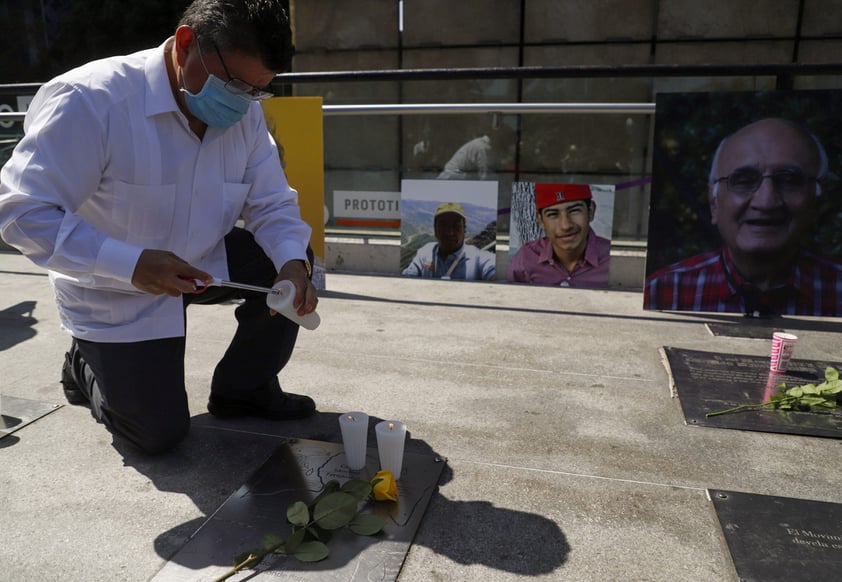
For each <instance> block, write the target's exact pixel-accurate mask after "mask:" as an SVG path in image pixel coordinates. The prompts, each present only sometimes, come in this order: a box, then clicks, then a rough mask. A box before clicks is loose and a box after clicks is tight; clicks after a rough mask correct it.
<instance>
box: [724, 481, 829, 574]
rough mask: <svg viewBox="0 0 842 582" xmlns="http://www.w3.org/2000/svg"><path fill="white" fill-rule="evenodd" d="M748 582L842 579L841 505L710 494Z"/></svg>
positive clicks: (737, 566) (734, 557)
mask: <svg viewBox="0 0 842 582" xmlns="http://www.w3.org/2000/svg"><path fill="white" fill-rule="evenodd" d="M708 496H709V497H710V499H711V501H712V502H713V506H714V509H715V510H716V516H717V518H718V519H719V525H720V526H721V527H722V533H723V535H724V536H725V542H726V543H727V545H728V551H729V552H730V554H731V559H732V561H733V563H734V568H735V569H736V570H737V576H738V577H739V579H740V580H742V581H745V582H778V581H780V582H800V581H804V582H814V581H818V580H839V579H840V577H842V504H839V503H828V502H822V501H810V500H805V499H792V498H788V497H774V496H769V495H755V494H751V493H738V492H734V491H719V490H708Z"/></svg>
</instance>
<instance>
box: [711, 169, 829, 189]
mask: <svg viewBox="0 0 842 582" xmlns="http://www.w3.org/2000/svg"><path fill="white" fill-rule="evenodd" d="M766 178H769V179H771V180H772V185H773V187H774V188H775V191H777V192H779V193H781V194H799V193H801V192H803V191H804V189H805V188H806V187H807V184H809V183H810V182H817V181H818V180H817V178H816V177H815V176H808V175H807V174H805V173H804V172H803V171H802V170H800V169H798V168H787V169H783V170H775V171H774V172H771V173H769V174H764V173H763V172H761V171H760V170H756V169H754V168H742V169H740V170H736V171H735V172H733V173H732V174H730V175H728V176H724V177H722V178H717V179H716V182H717V183H718V182H726V183H727V184H728V190H730V191H731V192H733V193H734V194H743V195H748V194H754V193H755V192H757V190H758V188H760V184H762V183H763V180H764V179H766Z"/></svg>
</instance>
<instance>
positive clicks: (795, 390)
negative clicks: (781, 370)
mask: <svg viewBox="0 0 842 582" xmlns="http://www.w3.org/2000/svg"><path fill="white" fill-rule="evenodd" d="M786 393H787V394H788V395H790V396H795V397H796V398H801V395H802V394H804V390H803V389H802V388H801V386H793V387H792V388H790V389H789V390H787V391H786Z"/></svg>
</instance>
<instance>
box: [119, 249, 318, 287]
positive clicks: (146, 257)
mask: <svg viewBox="0 0 842 582" xmlns="http://www.w3.org/2000/svg"><path fill="white" fill-rule="evenodd" d="M303 268H304V267H303V265H302V269H303ZM197 279H198V280H199V281H201V282H202V283H204V284H205V285H210V284H211V283H213V277H212V276H211V275H209V274H207V273H205V272H204V271H201V270H199V269H197V268H195V267H192V266H191V265H190V263H188V262H187V261H185V260H183V259H181V258H179V257H178V256H177V255H174V254H173V253H171V252H169V251H159V250H154V249H145V250H144V251H143V252H142V253H140V258H138V260H137V264H136V265H135V268H134V274H133V275H132V285H134V286H135V287H137V288H138V289H140V290H141V291H145V292H146V293H151V294H152V295H163V294H167V295H171V296H173V297H178V296H179V295H181V294H182V293H192V292H193V291H195V290H196V284H195V281H196V280H197Z"/></svg>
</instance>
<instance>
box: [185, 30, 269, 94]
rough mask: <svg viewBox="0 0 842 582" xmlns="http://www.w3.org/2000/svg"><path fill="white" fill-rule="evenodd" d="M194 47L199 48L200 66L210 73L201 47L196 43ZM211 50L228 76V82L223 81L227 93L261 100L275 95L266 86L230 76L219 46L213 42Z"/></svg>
mask: <svg viewBox="0 0 842 582" xmlns="http://www.w3.org/2000/svg"><path fill="white" fill-rule="evenodd" d="M196 47H197V48H198V49H199V60H200V61H202V66H203V67H204V68H205V71H206V72H207V73H208V74H209V75H210V71H208V67H207V65H206V64H205V59H204V56H203V54H202V47H201V45H199V44H196ZM213 50H215V51H216V55H217V56H218V57H219V62H220V63H222V69H223V70H224V71H225V74H226V75H227V76H228V82H226V83H225V89H226V90H227V91H228V92H229V93H233V94H234V95H236V96H237V97H242V98H243V99H246V100H248V101H263V100H264V99H269V98H270V97H274V96H275V94H274V93H272V92H271V91H269V90H267V88H265V87H264V88H260V87H255V86H254V85H252V84H251V83H246V82H245V81H243V80H242V79H238V78H237V77H232V76H231V73H229V72H228V67H226V66H225V61H224V60H223V59H222V53H221V52H219V47H218V46H216V43H213Z"/></svg>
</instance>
